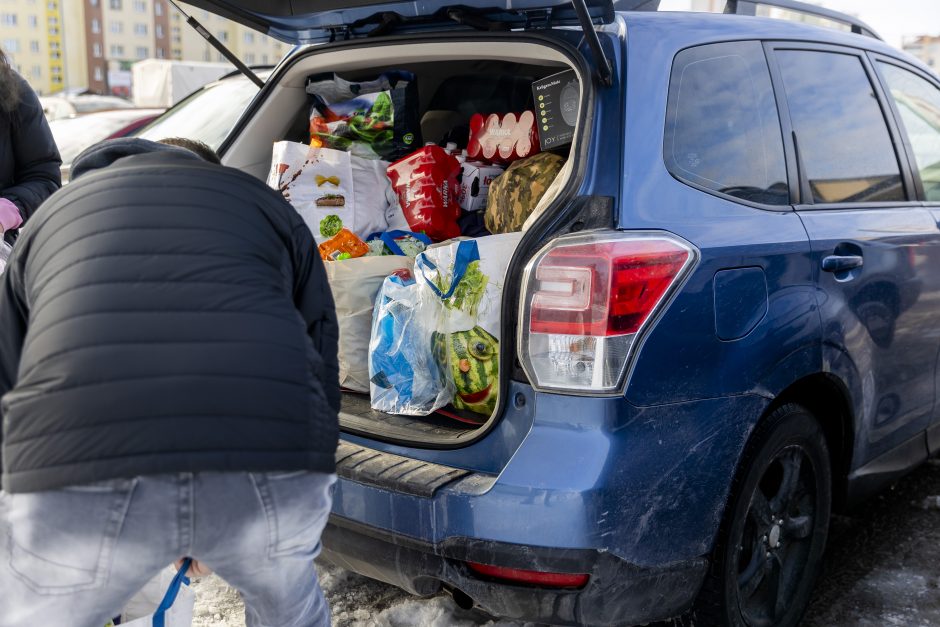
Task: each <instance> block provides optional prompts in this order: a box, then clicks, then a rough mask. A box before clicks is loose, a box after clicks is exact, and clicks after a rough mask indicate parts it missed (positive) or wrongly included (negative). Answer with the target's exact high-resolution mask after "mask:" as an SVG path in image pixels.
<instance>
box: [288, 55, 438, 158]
mask: <svg viewBox="0 0 940 627" xmlns="http://www.w3.org/2000/svg"><path fill="white" fill-rule="evenodd" d="M417 89H418V84H417V82H416V81H415V76H414V74H412V73H410V72H404V71H391V72H386V73H384V74H382V75H380V76H379V77H378V78H376V79H374V80H370V81H361V82H350V81H347V80H345V79H343V78H341V77H339V76H336V75H335V74H321V75H318V76H312V77H310V78H309V79H307V87H306V90H307V93H308V94H310V96H311V97H312V99H313V107H312V109H311V113H310V145H311V146H314V147H323V148H332V149H336V150H343V151H348V152H351V153H352V154H353V155H355V156H357V157H362V158H366V159H384V160H389V161H392V160H395V159H398V158H401V157H402V156H404V155H406V154H408V152H410V151H411V150H413V149H414V147H415V146H420V145H421V124H420V120H419V119H418V91H417Z"/></svg>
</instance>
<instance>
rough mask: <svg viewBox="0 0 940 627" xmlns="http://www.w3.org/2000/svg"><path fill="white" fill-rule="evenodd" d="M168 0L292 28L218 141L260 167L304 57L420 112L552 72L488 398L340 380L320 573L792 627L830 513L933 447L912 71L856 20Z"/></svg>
mask: <svg viewBox="0 0 940 627" xmlns="http://www.w3.org/2000/svg"><path fill="white" fill-rule="evenodd" d="M190 4H193V5H196V6H199V7H201V8H206V9H210V10H213V11H215V12H217V13H219V14H221V15H224V16H226V17H229V18H232V19H235V20H237V21H240V22H241V23H243V24H247V25H250V26H253V27H255V28H258V29H259V30H262V31H264V32H266V33H269V34H271V35H273V36H275V37H279V38H281V39H283V40H285V41H290V42H293V43H296V44H302V45H298V47H296V48H295V49H294V50H293V51H292V52H291V53H290V54H289V55H288V56H287V57H286V58H285V59H284V60H283V61H282V62H281V63H280V65H279V66H278V67H277V68H276V69H275V71H274V72H273V74H272V75H271V77H270V78H269V79H268V80H267V81H266V83H265V84H264V86H263V87H262V88H261V90H260V92H259V94H258V96H257V97H256V98H255V99H254V101H253V102H252V104H251V105H250V106H249V107H248V110H247V111H246V112H245V114H244V115H243V116H242V117H241V119H240V121H239V122H238V123H237V125H236V126H235V128H234V130H233V131H232V133H231V134H230V135H229V137H228V139H227V140H226V142H225V143H224V144H223V146H222V149H221V152H222V153H223V155H224V161H225V163H226V164H228V165H233V166H236V167H240V168H243V169H245V170H248V171H251V172H255V173H257V174H258V175H259V176H264V174H265V173H266V171H267V167H268V163H269V156H270V152H269V150H270V142H271V141H272V140H278V139H283V138H284V137H286V136H289V135H290V134H291V133H292V132H295V133H296V134H298V135H299V134H300V132H301V131H302V130H303V129H302V128H295V126H297V125H296V124H295V123H294V120H296V119H297V113H298V112H302V111H303V107H304V106H305V105H304V103H305V100H304V98H305V96H304V93H303V85H304V83H303V77H304V76H305V75H308V74H312V73H314V71H321V72H322V71H325V70H336V71H342V72H344V73H346V74H348V75H353V76H355V75H356V73H357V72H359V73H360V74H361V75H365V72H366V71H367V70H368V71H372V72H374V71H375V70H379V69H385V68H405V69H409V70H412V71H414V72H415V74H416V75H418V76H419V80H424V81H425V82H424V83H422V85H424V86H428V85H437V86H438V88H437V89H436V91H435V90H431V92H433V93H431V92H427V93H422V97H421V99H422V108H423V109H426V111H427V112H432V111H436V112H440V111H450V112H454V109H455V108H458V107H460V106H461V103H462V102H465V101H466V102H469V101H472V100H473V99H474V98H477V99H478V100H485V99H486V98H492V97H496V96H506V97H508V95H509V94H512V93H513V90H514V89H515V88H516V87H517V86H516V85H515V84H514V83H513V77H518V78H519V80H520V82H522V83H524V84H525V85H526V86H528V85H530V84H531V78H532V77H535V78H539V77H541V76H545V75H548V74H551V72H557V71H560V70H563V69H566V68H567V69H571V70H573V71H574V72H575V73H576V75H577V77H578V79H579V87H578V94H579V102H578V111H579V118H578V124H577V131H576V134H575V138H574V142H573V144H572V147H571V149H570V154H569V155H568V157H569V159H568V166H567V168H566V170H565V171H563V175H562V179H561V180H562V181H563V184H562V185H560V187H559V189H558V190H557V193H556V194H555V195H554V196H553V197H552V200H551V202H550V203H549V204H548V206H547V208H546V209H545V211H544V212H543V213H542V214H541V215H540V216H539V217H538V219H536V220H534V223H533V224H532V225H531V227H530V228H528V229H527V230H526V231H525V235H524V237H523V239H522V243H521V244H520V246H519V248H518V250H517V251H516V253H515V256H514V257H513V260H512V262H511V263H510V266H509V270H508V274H507V276H506V281H505V290H504V302H503V305H502V314H503V315H502V323H501V324H502V333H501V337H502V338H503V341H502V343H501V345H500V360H501V362H500V363H501V364H502V368H501V369H500V370H501V371H500V380H499V404H498V407H497V409H496V412H495V413H494V415H493V416H492V417H490V418H489V420H488V421H487V422H486V423H485V424H483V425H482V426H476V425H465V426H464V427H458V426H455V425H458V424H460V423H455V422H454V421H453V420H448V419H444V418H440V417H435V416H430V417H427V418H406V417H400V416H389V415H384V414H380V413H378V412H374V411H372V410H371V409H370V407H369V400H368V398H367V397H363V396H361V395H356V394H346V395H345V398H344V404H343V411H342V414H341V426H342V429H343V436H342V441H341V444H340V448H339V452H338V457H337V459H338V474H339V476H340V480H339V482H338V484H337V488H336V492H335V503H334V510H333V515H332V518H331V521H330V524H329V526H328V528H327V531H326V532H325V535H324V547H325V548H324V554H325V556H326V557H327V558H328V559H329V560H330V561H332V562H334V563H336V564H337V565H340V566H342V567H344V568H347V569H350V570H353V571H356V572H358V573H362V574H365V575H367V576H369V577H374V578H376V579H380V580H383V581H386V582H389V583H392V584H395V585H397V586H400V587H401V588H403V589H405V590H407V591H410V592H411V593H414V594H417V595H432V594H435V593H437V592H439V591H440V590H442V589H443V590H446V591H449V592H450V593H451V594H453V596H454V598H455V599H456V601H457V602H458V604H461V605H465V606H468V607H469V606H471V605H475V606H478V607H480V608H483V609H484V610H486V611H487V612H490V613H492V614H495V615H499V616H502V617H508V618H512V619H518V620H528V621H536V622H540V623H553V624H585V625H629V624H636V623H645V622H649V621H653V620H659V619H666V618H669V617H675V616H680V615H683V614H686V613H688V612H693V613H694V615H695V616H696V617H697V621H698V623H699V624H704V625H734V626H738V625H750V626H758V625H795V624H797V623H798V622H799V620H800V618H801V616H802V614H803V612H804V610H805V608H806V606H807V603H808V601H809V598H810V595H811V593H812V588H813V585H814V580H815V579H816V575H817V573H818V572H819V569H820V565H821V561H822V556H823V551H824V548H825V546H826V538H827V533H828V528H829V521H830V517H831V514H832V512H833V511H836V510H840V509H844V508H848V507H851V506H853V505H854V504H856V503H858V502H859V501H860V500H862V499H864V498H865V497H866V496H868V495H870V494H872V493H873V492H874V491H876V490H878V489H880V488H882V487H884V486H886V485H888V484H890V483H891V482H892V481H894V480H895V479H897V478H898V477H900V476H901V475H903V474H904V473H906V472H908V471H909V470H911V469H912V468H914V467H915V466H916V465H918V464H920V463H921V462H923V461H925V460H926V459H927V458H928V456H930V455H932V454H935V453H937V452H938V451H940V401H938V398H937V393H938V389H940V385H938V384H940V228H938V222H940V80H938V78H937V76H935V75H934V74H932V73H931V71H930V70H929V69H928V68H927V67H925V66H924V65H923V64H921V63H919V62H918V61H916V60H914V59H912V58H910V57H909V56H907V55H904V54H902V53H900V52H899V51H897V50H895V49H894V48H892V47H890V46H888V45H886V44H884V43H883V42H882V41H880V40H879V39H878V38H877V36H876V35H875V34H874V33H873V32H872V30H871V29H870V28H868V27H867V26H866V25H864V24H862V23H860V22H858V21H856V20H854V19H852V18H849V17H847V16H844V15H841V14H837V13H832V12H829V11H826V10H824V9H820V8H818V7H815V6H809V5H803V4H800V3H797V2H793V1H791V0H777V1H774V2H762V3H755V2H747V1H744V0H738V1H736V2H735V1H734V0H732V1H730V2H729V3H728V4H729V6H728V8H727V10H726V12H727V13H737V14H738V15H717V14H716V15H708V14H687V13H659V12H656V11H655V8H656V7H655V6H654V5H656V4H658V3H657V2H655V1H649V2H643V1H642V0H640V1H634V2H615V3H612V2H611V1H610V0H597V1H593V2H585V0H570V1H569V0H513V1H512V2H506V3H505V5H504V3H502V2H499V1H497V0H462V1H461V2H460V4H459V5H453V6H450V5H447V4H445V3H441V2H420V3H411V2H408V3H406V2H385V3H370V2H366V1H363V2H356V3H344V2H340V1H339V0H290V1H288V0H280V1H276V2H275V1H272V2H260V1H253V0H242V1H235V0H224V1H223V0H190ZM758 4H760V5H761V6H760V7H758V6H757V5H758ZM764 5H772V6H773V7H776V8H775V9H773V10H780V9H781V8H782V9H786V10H788V11H790V12H802V13H808V14H811V15H814V16H815V17H816V18H818V19H821V20H824V21H828V22H831V25H832V26H835V27H837V28H820V27H816V26H810V25H806V24H801V23H797V22H794V21H783V20H778V19H768V18H765V17H760V16H759V15H763V14H766V13H767V11H766V10H765V6H764ZM622 9H627V10H622ZM742 14H743V15H742ZM471 75H472V76H471ZM488 76H489V77H492V79H493V81H494V84H495V82H497V81H501V82H500V83H499V84H500V85H502V86H501V87H499V88H498V89H494V90H493V91H492V93H489V94H482V92H481V90H482V89H483V87H481V85H484V84H485V83H486V81H485V80H484V79H486V77H488ZM468 85H474V87H473V88H472V89H470V88H469V87H468ZM461 90H463V91H461ZM455 94H456V95H455ZM447 101H456V103H452V104H450V105H446V104H435V103H438V102H439V103H444V102H447ZM479 106H485V105H479ZM422 113H425V111H422ZM458 113H459V111H458ZM426 117H427V116H426ZM432 117H433V116H432ZM300 126H301V127H302V122H301V124H300ZM426 134H427V133H426ZM266 159H268V161H266Z"/></svg>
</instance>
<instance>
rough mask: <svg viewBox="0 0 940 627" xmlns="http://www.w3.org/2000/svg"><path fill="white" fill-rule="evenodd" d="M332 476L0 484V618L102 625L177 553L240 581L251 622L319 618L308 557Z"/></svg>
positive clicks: (300, 626)
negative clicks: (38, 486) (25, 487)
mask: <svg viewBox="0 0 940 627" xmlns="http://www.w3.org/2000/svg"><path fill="white" fill-rule="evenodd" d="M335 481H336V476H335V475H327V474H323V473H312V472H303V471H301V472H265V473H195V474H193V473H183V474H179V475H157V476H148V477H137V478H134V479H118V480H113V481H104V482H101V483H95V484H90V485H82V486H74V487H69V488H64V489H61V490H50V491H48V492H36V493H27V494H7V493H4V492H0V627H14V626H15V627H24V626H26V627H31V626H33V625H55V626H59V625H62V626H65V625H68V626H70V627H85V626H87V627H103V625H105V624H106V623H107V622H108V620H109V619H110V618H111V617H112V616H117V615H118V614H120V612H121V608H122V607H123V606H124V604H125V603H127V601H128V599H130V597H131V596H133V595H134V594H135V593H136V592H137V591H138V590H140V589H141V588H142V587H143V585H144V584H145V583H147V581H149V580H150V579H151V578H152V577H153V576H155V575H156V574H157V573H159V572H160V571H161V570H162V569H164V568H166V566H167V565H168V564H170V563H171V562H173V561H175V560H177V559H179V558H180V557H183V556H191V557H193V558H195V559H197V560H199V561H201V562H203V563H204V564H206V565H207V566H209V567H210V568H212V569H213V570H214V571H215V572H216V573H218V574H219V576H221V577H222V578H223V579H224V580H225V581H227V582H228V583H229V584H230V585H232V586H234V587H235V588H237V589H238V591H239V592H240V593H241V595H242V597H243V598H244V600H245V617H246V622H247V624H248V626H249V627H255V626H259V627H260V626H262V625H264V626H271V627H288V626H296V627H308V626H317V627H319V626H325V625H329V624H330V611H329V608H328V606H327V604H326V599H324V597H323V592H322V591H321V590H320V585H319V583H318V581H317V573H316V570H315V568H314V564H313V559H314V558H315V557H316V556H317V554H318V553H319V551H320V534H321V533H322V532H323V528H324V526H325V525H326V521H327V517H328V516H329V512H330V506H331V504H332V488H333V484H334V483H335Z"/></svg>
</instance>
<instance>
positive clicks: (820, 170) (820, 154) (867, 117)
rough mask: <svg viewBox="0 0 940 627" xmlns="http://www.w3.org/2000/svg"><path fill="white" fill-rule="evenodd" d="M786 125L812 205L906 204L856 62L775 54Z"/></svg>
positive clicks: (879, 116)
mask: <svg viewBox="0 0 940 627" xmlns="http://www.w3.org/2000/svg"><path fill="white" fill-rule="evenodd" d="M776 56H777V58H778V60H779V63H780V73H781V75H782V77H783V84H784V89H785V91H786V95H787V104H788V106H789V108H790V120H791V122H792V123H793V131H794V133H796V137H797V143H798V144H799V151H800V156H801V157H802V160H803V166H804V168H805V176H806V178H807V179H809V186H810V189H811V190H812V194H813V201H814V202H817V203H836V202H838V203H841V202H890V201H903V200H906V198H905V194H904V188H903V186H902V185H901V169H900V166H899V165H898V160H897V157H896V156H895V153H894V147H893V145H892V143H891V136H890V134H889V133H888V127H887V124H886V122H885V118H884V114H883V113H882V111H881V106H880V105H879V104H878V98H877V96H876V95H875V91H874V89H873V87H872V84H871V81H870V80H869V79H868V74H867V73H866V72H865V68H864V66H863V65H862V61H861V59H860V58H858V57H857V56H855V55H850V54H839V53H834V52H818V51H814V50H780V51H777V52H776Z"/></svg>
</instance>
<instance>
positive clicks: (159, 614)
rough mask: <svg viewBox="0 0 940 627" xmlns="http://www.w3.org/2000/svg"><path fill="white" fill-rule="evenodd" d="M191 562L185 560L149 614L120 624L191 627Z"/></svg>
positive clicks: (193, 604) (193, 603) (131, 626)
mask: <svg viewBox="0 0 940 627" xmlns="http://www.w3.org/2000/svg"><path fill="white" fill-rule="evenodd" d="M191 564H192V560H191V559H190V558H186V559H185V560H183V565H182V566H180V568H179V570H178V571H177V572H176V574H175V575H174V576H173V579H172V580H171V581H170V583H169V585H168V586H167V588H166V593H165V594H164V595H163V599H162V600H161V601H160V603H159V605H157V606H156V607H155V608H154V609H153V610H152V613H151V614H148V615H146V616H141V617H139V618H136V619H134V620H131V621H130V622H122V623H121V625H124V626H126V627H191V625H192V624H193V608H194V607H195V605H196V596H195V595H194V594H193V591H192V590H191V589H190V587H189V577H187V576H186V571H187V570H189V567H190V565H191Z"/></svg>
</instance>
